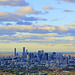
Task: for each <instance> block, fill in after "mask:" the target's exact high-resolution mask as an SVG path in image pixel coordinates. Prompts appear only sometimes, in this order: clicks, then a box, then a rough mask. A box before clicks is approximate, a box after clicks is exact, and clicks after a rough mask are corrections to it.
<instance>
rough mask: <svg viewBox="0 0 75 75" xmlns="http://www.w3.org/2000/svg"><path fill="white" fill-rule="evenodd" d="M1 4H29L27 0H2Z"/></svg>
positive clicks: (0, 0)
mask: <svg viewBox="0 0 75 75" xmlns="http://www.w3.org/2000/svg"><path fill="white" fill-rule="evenodd" d="M0 5H3V6H4V5H5V6H6V5H9V6H26V5H29V4H28V3H27V2H25V0H0Z"/></svg>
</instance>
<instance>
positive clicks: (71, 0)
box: [63, 0, 75, 3]
mask: <svg viewBox="0 0 75 75" xmlns="http://www.w3.org/2000/svg"><path fill="white" fill-rule="evenodd" d="M63 1H65V2H69V3H75V0H63Z"/></svg>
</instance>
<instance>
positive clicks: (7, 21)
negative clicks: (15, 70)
mask: <svg viewBox="0 0 75 75" xmlns="http://www.w3.org/2000/svg"><path fill="white" fill-rule="evenodd" d="M22 47H26V48H27V49H28V51H30V52H36V51H38V50H44V51H45V52H75V0H45V1H44V0H0V52H12V51H13V49H14V48H17V51H18V52H22Z"/></svg>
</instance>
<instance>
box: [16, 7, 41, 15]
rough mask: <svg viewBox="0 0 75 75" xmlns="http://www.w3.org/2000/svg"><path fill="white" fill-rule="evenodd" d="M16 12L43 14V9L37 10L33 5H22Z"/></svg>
mask: <svg viewBox="0 0 75 75" xmlns="http://www.w3.org/2000/svg"><path fill="white" fill-rule="evenodd" d="M16 12H19V13H23V14H42V12H41V11H36V10H35V9H33V8H32V7H31V6H27V7H21V8H19V9H18V10H16Z"/></svg>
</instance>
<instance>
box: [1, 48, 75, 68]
mask: <svg viewBox="0 0 75 75" xmlns="http://www.w3.org/2000/svg"><path fill="white" fill-rule="evenodd" d="M0 66H7V67H10V66H16V67H18V66H19V67H25V68H32V67H43V66H45V67H48V68H49V67H54V68H55V67H56V68H60V67H66V66H72V67H75V57H72V56H70V55H68V56H66V55H64V56H63V54H62V53H56V52H52V53H47V52H44V50H39V51H38V52H28V50H25V47H23V53H22V54H18V53H17V52H16V48H14V55H12V56H9V57H1V58H0Z"/></svg>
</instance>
